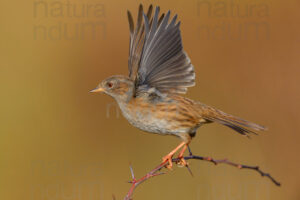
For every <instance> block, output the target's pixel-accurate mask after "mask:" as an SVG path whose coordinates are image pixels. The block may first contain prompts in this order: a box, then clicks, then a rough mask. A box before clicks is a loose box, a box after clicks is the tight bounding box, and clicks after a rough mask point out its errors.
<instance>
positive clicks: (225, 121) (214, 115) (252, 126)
mask: <svg viewBox="0 0 300 200" xmlns="http://www.w3.org/2000/svg"><path fill="white" fill-rule="evenodd" d="M202 106H203V105H202ZM203 111H204V112H203V114H204V116H203V117H204V118H205V119H206V120H209V121H212V122H217V123H219V124H222V125H224V126H227V127H229V128H231V129H233V130H235V131H236V132H238V133H240V134H242V135H246V136H248V137H249V134H251V133H252V134H256V135H257V133H256V132H255V131H262V130H266V129H267V128H266V127H264V126H262V125H259V124H256V123H253V122H250V121H247V120H244V119H241V118H239V117H235V116H233V115H229V114H227V113H224V112H223V111H220V110H217V109H215V108H212V107H208V106H205V109H204V110H203Z"/></svg>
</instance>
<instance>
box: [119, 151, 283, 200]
mask: <svg viewBox="0 0 300 200" xmlns="http://www.w3.org/2000/svg"><path fill="white" fill-rule="evenodd" d="M189 152H190V154H189V155H188V156H186V157H184V159H185V160H192V159H194V160H205V161H208V162H211V163H213V164H215V165H217V164H222V163H223V164H227V165H231V166H234V167H237V168H239V169H249V170H254V171H257V173H259V174H260V175H261V176H265V177H267V178H269V179H270V180H271V181H272V182H273V183H274V184H275V185H276V186H280V183H279V182H278V181H276V180H275V179H274V178H273V177H272V176H271V175H270V174H269V173H265V172H263V171H262V170H260V169H259V166H248V165H243V164H237V163H234V162H231V161H229V160H227V159H223V160H216V159H213V158H211V157H204V156H195V155H193V154H192V153H191V151H190V149H189ZM179 161H180V159H179V158H173V159H172V162H174V163H178V162H179ZM167 164H168V161H166V162H163V163H161V164H160V165H158V166H157V167H155V168H154V169H153V170H151V171H150V172H149V173H147V174H146V175H145V176H143V177H142V178H140V179H136V178H135V176H134V173H133V169H132V167H131V166H130V171H131V176H132V181H130V182H129V183H131V184H132V185H131V188H130V190H129V192H128V193H127V195H126V197H125V198H124V200H131V199H132V198H131V197H132V195H133V192H134V190H135V189H136V187H137V186H138V185H140V184H141V183H143V182H144V181H146V180H148V179H149V178H151V177H154V176H159V175H162V174H165V173H164V172H160V170H161V169H163V168H164V167H165V166H166V165H167ZM187 168H188V170H189V171H190V169H189V167H188V166H187ZM190 173H191V171H190Z"/></svg>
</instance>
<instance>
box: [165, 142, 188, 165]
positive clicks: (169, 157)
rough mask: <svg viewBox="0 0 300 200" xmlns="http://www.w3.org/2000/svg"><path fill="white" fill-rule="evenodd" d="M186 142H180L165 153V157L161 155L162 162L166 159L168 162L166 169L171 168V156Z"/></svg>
mask: <svg viewBox="0 0 300 200" xmlns="http://www.w3.org/2000/svg"><path fill="white" fill-rule="evenodd" d="M185 145H186V142H181V143H180V144H179V145H178V146H177V147H176V148H175V149H174V150H173V151H171V152H170V153H169V154H168V155H166V156H165V157H163V159H162V160H163V163H164V162H166V161H168V162H169V164H168V165H167V166H166V167H167V168H168V169H172V166H173V164H172V157H173V156H174V154H175V153H176V152H177V151H178V150H179V149H180V148H181V147H183V146H184V147H185ZM185 149H186V147H185Z"/></svg>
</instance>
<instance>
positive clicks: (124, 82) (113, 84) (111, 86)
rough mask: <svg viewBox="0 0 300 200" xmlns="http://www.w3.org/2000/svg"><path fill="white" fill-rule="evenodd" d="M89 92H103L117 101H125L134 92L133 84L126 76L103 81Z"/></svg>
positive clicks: (117, 76) (112, 77)
mask: <svg viewBox="0 0 300 200" xmlns="http://www.w3.org/2000/svg"><path fill="white" fill-rule="evenodd" d="M91 92H101V93H102V92H103V93H105V94H108V95H110V96H112V97H113V98H115V99H116V100H117V101H127V100H129V98H131V97H132V95H133V92H134V82H133V81H132V80H131V79H130V78H129V77H126V76H122V75H115V76H111V77H109V78H107V79H105V80H103V81H102V82H101V83H99V85H98V86H97V87H96V88H95V89H93V90H91Z"/></svg>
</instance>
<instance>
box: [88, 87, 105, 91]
mask: <svg viewBox="0 0 300 200" xmlns="http://www.w3.org/2000/svg"><path fill="white" fill-rule="evenodd" d="M90 92H104V89H103V88H102V87H97V88H95V89H93V90H91V91H90Z"/></svg>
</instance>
